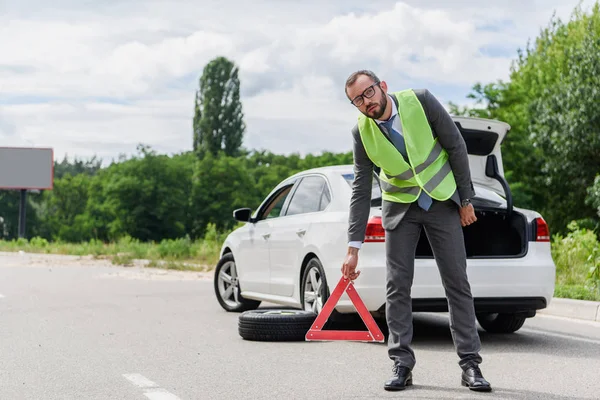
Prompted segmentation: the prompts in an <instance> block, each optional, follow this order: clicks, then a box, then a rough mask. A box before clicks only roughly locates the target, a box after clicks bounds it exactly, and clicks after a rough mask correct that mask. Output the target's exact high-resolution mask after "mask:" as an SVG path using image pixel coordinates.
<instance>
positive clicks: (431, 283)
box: [326, 242, 556, 313]
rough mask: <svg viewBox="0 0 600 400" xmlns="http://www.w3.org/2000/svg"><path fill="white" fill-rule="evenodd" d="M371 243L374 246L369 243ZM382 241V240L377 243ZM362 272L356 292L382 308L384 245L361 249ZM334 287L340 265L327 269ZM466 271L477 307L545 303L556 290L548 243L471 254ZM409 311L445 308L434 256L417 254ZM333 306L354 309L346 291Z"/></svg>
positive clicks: (505, 308)
mask: <svg viewBox="0 0 600 400" xmlns="http://www.w3.org/2000/svg"><path fill="white" fill-rule="evenodd" d="M371 245H373V246H371ZM380 245H381V246H380ZM358 270H360V271H361V275H360V277H359V278H358V279H357V280H356V281H355V282H354V286H355V288H356V291H357V293H358V294H359V296H360V298H361V299H362V300H363V302H364V303H365V305H366V307H367V308H368V309H369V310H370V311H373V312H375V311H383V310H384V309H385V301H386V268H385V249H384V247H383V244H380V243H369V244H367V246H365V247H364V248H363V250H361V251H360V254H359V266H358ZM326 273H327V275H328V283H329V286H330V290H333V288H334V287H335V284H336V283H337V280H339V278H340V270H339V267H338V268H337V269H333V268H332V269H328V270H327V271H326ZM467 275H468V278H469V283H470V285H471V293H472V295H473V298H474V302H475V308H476V311H477V312H525V311H532V310H540V309H543V308H546V307H547V306H548V305H549V304H550V301H551V299H552V296H553V294H554V284H555V278H556V267H555V265H554V262H553V260H552V256H551V253H550V244H549V243H538V242H532V243H529V251H528V253H527V255H526V256H525V257H522V258H509V259H469V260H467ZM411 297H412V299H413V311H415V312H444V311H447V310H448V306H447V301H446V295H445V291H444V286H443V284H442V280H441V278H440V274H439V270H438V266H437V264H436V261H435V260H434V259H416V260H415V272H414V279H413V285H412V289H411ZM336 310H337V311H339V312H341V313H347V312H355V311H356V309H355V308H354V306H353V305H352V303H351V301H350V300H349V298H348V297H347V295H345V294H344V295H343V296H342V298H341V299H340V301H339V302H338V305H337V307H336Z"/></svg>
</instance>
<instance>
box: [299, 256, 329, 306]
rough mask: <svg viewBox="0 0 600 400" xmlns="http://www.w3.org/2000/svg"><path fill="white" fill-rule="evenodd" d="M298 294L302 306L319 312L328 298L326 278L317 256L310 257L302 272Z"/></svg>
mask: <svg viewBox="0 0 600 400" xmlns="http://www.w3.org/2000/svg"><path fill="white" fill-rule="evenodd" d="M301 282H302V284H301V285H300V296H301V298H302V308H303V309H304V310H305V311H312V312H313V313H315V314H319V313H320V312H321V310H322V309H323V305H324V304H325V302H326V301H327V298H328V290H327V279H326V278H325V272H324V271H323V266H322V265H321V262H320V261H319V259H318V258H316V257H315V258H312V259H311V260H310V261H309V262H308V264H307V265H306V268H305V269H304V273H303V274H302V281H301Z"/></svg>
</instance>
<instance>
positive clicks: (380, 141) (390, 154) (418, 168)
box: [358, 90, 456, 203]
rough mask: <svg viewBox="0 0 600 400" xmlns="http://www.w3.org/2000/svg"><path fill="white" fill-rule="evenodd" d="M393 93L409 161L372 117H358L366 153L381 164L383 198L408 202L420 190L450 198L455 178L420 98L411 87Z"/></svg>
mask: <svg viewBox="0 0 600 400" xmlns="http://www.w3.org/2000/svg"><path fill="white" fill-rule="evenodd" d="M392 95H393V96H395V97H396V98H397V99H398V114H399V117H400V122H401V125H402V131H403V136H404V140H405V143H406V152H407V156H408V161H409V162H408V163H407V162H406V161H405V159H404V157H403V156H402V155H401V154H400V152H399V151H398V149H397V148H396V147H395V146H394V145H393V144H392V143H391V142H390V141H389V140H388V139H387V138H386V137H385V136H384V135H383V133H382V132H381V131H380V128H379V127H378V126H377V124H376V123H375V121H373V120H372V119H370V118H367V117H365V116H364V115H362V114H361V115H359V121H358V129H359V133H360V136H361V140H362V142H363V145H364V147H365V150H366V152H367V155H368V156H369V158H370V159H371V161H373V163H374V164H375V165H377V166H379V167H380V168H381V172H380V174H379V178H380V185H381V190H382V197H383V199H384V200H389V201H395V202H401V203H411V202H413V201H416V200H417V198H418V197H419V195H420V194H421V190H425V192H427V194H429V195H430V196H431V197H432V198H434V199H436V200H447V199H449V198H450V197H451V196H452V194H453V193H454V191H455V190H456V182H455V180H454V174H453V173H452V169H451V167H450V163H449V162H448V153H447V152H446V150H445V149H444V148H443V147H442V145H441V144H440V143H439V141H438V139H437V138H434V137H433V132H432V131H431V127H430V126H429V122H428V120H427V117H426V115H425V111H424V110H423V107H422V105H421V102H420V101H419V99H418V98H417V96H416V95H415V93H414V92H413V91H412V90H404V91H401V92H397V93H393V94H392ZM421 160H423V161H421Z"/></svg>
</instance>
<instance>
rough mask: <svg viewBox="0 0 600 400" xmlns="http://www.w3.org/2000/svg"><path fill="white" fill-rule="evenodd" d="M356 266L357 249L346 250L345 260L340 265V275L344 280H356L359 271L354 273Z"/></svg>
mask: <svg viewBox="0 0 600 400" xmlns="http://www.w3.org/2000/svg"><path fill="white" fill-rule="evenodd" d="M357 265H358V249H357V248H355V247H349V248H348V254H347V255H346V260H344V264H343V265H342V275H343V276H344V278H346V279H350V280H351V281H353V280H355V279H356V278H358V276H359V275H360V271H356V266H357Z"/></svg>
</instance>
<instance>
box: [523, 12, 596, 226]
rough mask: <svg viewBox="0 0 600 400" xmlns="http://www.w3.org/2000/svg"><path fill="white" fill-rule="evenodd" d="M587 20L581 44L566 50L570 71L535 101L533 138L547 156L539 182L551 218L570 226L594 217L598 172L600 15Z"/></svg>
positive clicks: (532, 125) (532, 124) (550, 219)
mask: <svg viewBox="0 0 600 400" xmlns="http://www.w3.org/2000/svg"><path fill="white" fill-rule="evenodd" d="M596 23H597V24H598V26H594V21H593V20H588V21H587V23H586V24H585V25H584V26H586V29H585V34H584V36H583V38H582V40H581V42H580V43H578V44H575V45H573V46H569V47H568V48H565V54H564V56H565V59H566V67H567V68H566V71H565V73H564V74H563V75H561V76H560V77H559V79H558V82H557V83H556V84H554V85H551V86H547V87H546V88H545V89H544V92H543V93H542V96H540V97H539V98H537V99H535V100H534V101H533V102H532V103H531V114H532V115H534V116H535V118H532V121H531V124H530V126H531V137H532V143H533V144H534V146H536V147H538V148H540V149H542V151H543V153H544V160H543V164H542V169H541V171H540V172H541V177H542V179H540V180H539V184H540V186H541V187H543V188H544V189H545V190H546V191H547V192H548V193H553V194H554V193H555V194H557V195H554V196H548V197H547V199H548V203H547V214H548V218H549V221H552V222H554V223H555V224H556V225H560V226H566V225H567V224H568V223H569V222H570V221H571V220H573V219H587V218H592V217H594V216H596V212H595V210H594V209H593V208H592V207H587V206H586V204H585V198H586V195H587V194H588V190H587V188H589V187H592V185H594V178H595V176H596V174H597V173H598V172H599V171H600V107H599V106H598V104H600V35H599V34H598V33H600V18H598V21H597V22H596Z"/></svg>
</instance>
